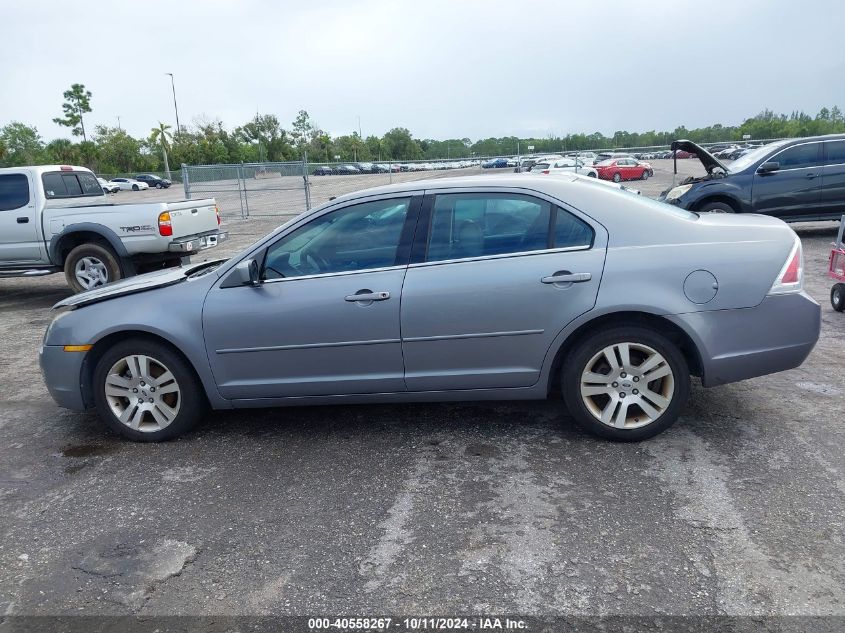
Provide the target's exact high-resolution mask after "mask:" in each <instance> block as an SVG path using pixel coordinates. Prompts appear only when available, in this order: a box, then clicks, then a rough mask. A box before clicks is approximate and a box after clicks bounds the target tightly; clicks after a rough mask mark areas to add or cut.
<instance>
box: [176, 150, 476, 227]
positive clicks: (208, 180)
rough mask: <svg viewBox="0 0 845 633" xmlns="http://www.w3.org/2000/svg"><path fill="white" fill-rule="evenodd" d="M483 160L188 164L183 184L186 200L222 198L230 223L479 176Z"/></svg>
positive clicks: (290, 213)
mask: <svg viewBox="0 0 845 633" xmlns="http://www.w3.org/2000/svg"><path fill="white" fill-rule="evenodd" d="M483 160H484V159H480V158H473V159H461V160H457V159H456V160H449V161H403V162H401V163H400V162H393V161H387V162H378V163H366V162H365V163H360V162H359V163H325V162H321V163H314V162H309V161H308V160H307V159H306V160H302V161H296V162H286V163H251V164H247V163H243V164H236V165H182V171H181V180H182V184H183V186H184V188H185V197H186V198H210V197H213V198H216V200H217V204H218V207H219V208H220V212H221V214H222V215H223V217H225V218H227V219H230V220H231V219H238V218H240V219H246V218H249V217H267V216H279V217H282V216H290V215H295V214H298V213H301V212H302V211H305V210H307V209H310V208H312V207H314V206H318V205H321V204H323V203H325V202H328V201H329V200H331V199H332V198H335V197H337V196H342V195H344V194H347V193H351V192H353V191H359V190H361V189H368V188H370V187H377V186H379V185H388V184H392V183H396V182H407V181H411V180H421V179H423V178H432V177H434V178H437V177H445V176H459V175H467V174H474V173H479V172H481V171H482V167H481V164H482V162H483Z"/></svg>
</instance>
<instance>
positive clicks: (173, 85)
mask: <svg viewBox="0 0 845 633" xmlns="http://www.w3.org/2000/svg"><path fill="white" fill-rule="evenodd" d="M164 74H165V75H170V87H171V88H172V89H173V109H174V110H175V111H176V133H177V134H179V130H180V127H179V106H177V105H176V82H175V81H174V80H173V73H164Z"/></svg>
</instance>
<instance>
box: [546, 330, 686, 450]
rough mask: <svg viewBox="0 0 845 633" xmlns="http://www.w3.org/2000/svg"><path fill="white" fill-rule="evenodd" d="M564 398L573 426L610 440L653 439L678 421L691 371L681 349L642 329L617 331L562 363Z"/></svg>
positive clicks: (581, 346) (600, 335)
mask: <svg viewBox="0 0 845 633" xmlns="http://www.w3.org/2000/svg"><path fill="white" fill-rule="evenodd" d="M564 362H565V369H564V371H563V377H562V379H563V382H562V388H563V397H564V401H565V402H566V406H567V408H568V409H569V412H570V413H571V414H572V417H573V418H574V419H575V422H576V423H577V424H578V425H579V426H581V427H582V428H584V429H585V430H587V431H589V432H590V433H593V434H595V435H599V436H601V437H605V438H608V439H612V440H620V441H637V440H644V439H647V438H649V437H653V436H655V435H657V434H658V433H661V432H662V431H664V430H666V429H667V428H669V427H670V426H671V425H672V424H674V423H675V421H676V420H677V419H678V416H679V415H680V413H681V411H682V410H683V407H684V405H685V404H686V401H687V398H688V397H689V389H690V376H689V368H688V366H687V363H686V360H685V359H684V356H683V354H681V352H680V350H679V349H678V347H677V346H676V345H675V344H674V343H673V342H672V341H670V340H669V339H668V338H666V337H665V336H663V335H662V334H660V333H658V332H656V331H654V330H651V329H648V328H643V327H634V326H632V327H618V328H613V329H611V330H607V331H600V332H596V333H595V334H592V335H590V336H588V337H587V338H585V339H584V340H582V341H581V342H579V343H578V344H577V345H576V346H575V348H574V349H573V350H572V352H571V353H570V354H569V356H568V358H567V359H566V360H565V361H564Z"/></svg>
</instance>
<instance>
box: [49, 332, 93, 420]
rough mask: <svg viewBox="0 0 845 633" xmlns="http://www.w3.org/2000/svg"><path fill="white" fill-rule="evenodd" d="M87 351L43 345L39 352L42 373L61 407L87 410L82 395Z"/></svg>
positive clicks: (51, 394) (54, 398) (51, 393)
mask: <svg viewBox="0 0 845 633" xmlns="http://www.w3.org/2000/svg"><path fill="white" fill-rule="evenodd" d="M86 355H87V352H66V351H64V347H63V346H62V345H42V346H41V349H40V350H39V353H38V362H39V363H40V365H41V375H42V376H43V378H44V382H45V383H46V385H47V391H49V392H50V396H52V398H53V400H55V402H56V404H57V405H59V406H60V407H64V408H65V409H72V410H73V411H85V409H86V406H85V399H84V397H83V395H82V364H83V363H84V362H85V356H86Z"/></svg>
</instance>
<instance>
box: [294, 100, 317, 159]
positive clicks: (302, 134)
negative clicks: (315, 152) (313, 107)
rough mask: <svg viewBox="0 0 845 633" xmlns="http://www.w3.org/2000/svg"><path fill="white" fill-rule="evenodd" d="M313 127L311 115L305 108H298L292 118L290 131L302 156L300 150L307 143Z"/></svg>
mask: <svg viewBox="0 0 845 633" xmlns="http://www.w3.org/2000/svg"><path fill="white" fill-rule="evenodd" d="M313 129H314V126H313V125H312V124H311V116H310V115H309V114H308V112H306V111H305V110H300V111H299V114H297V115H296V119H294V122H293V125H292V126H291V132H290V135H291V138H293V142H294V145H296V148H297V149H298V150H299V155H300V156H302V152H303V151H304V150H305V148H306V146H307V145H308V141H309V140H310V138H311V132H312V131H313Z"/></svg>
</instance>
